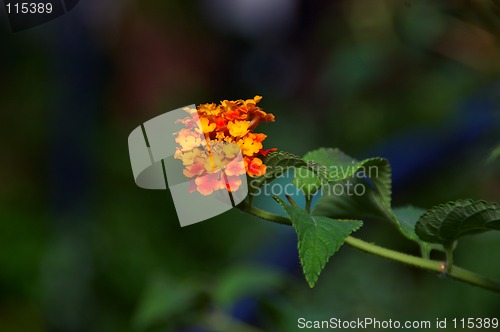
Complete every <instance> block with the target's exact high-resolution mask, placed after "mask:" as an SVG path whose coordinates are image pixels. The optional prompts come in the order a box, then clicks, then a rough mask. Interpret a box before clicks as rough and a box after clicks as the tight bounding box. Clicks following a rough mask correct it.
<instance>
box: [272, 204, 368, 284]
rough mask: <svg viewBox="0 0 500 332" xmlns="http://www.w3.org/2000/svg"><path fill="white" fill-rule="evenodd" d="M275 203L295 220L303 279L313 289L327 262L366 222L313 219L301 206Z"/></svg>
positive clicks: (325, 218)
mask: <svg viewBox="0 0 500 332" xmlns="http://www.w3.org/2000/svg"><path fill="white" fill-rule="evenodd" d="M276 200H277V201H278V202H279V203H280V204H281V206H282V207H283V209H284V210H285V212H286V213H287V215H288V217H290V219H291V220H292V225H293V227H294V228H295V231H296V232H297V237H298V251H299V257H300V262H301V264H302V269H303V271H304V276H305V277H306V280H307V282H308V283H309V286H310V287H311V288H312V287H314V285H315V284H316V282H317V281H318V277H319V275H320V273H321V271H322V270H323V268H324V267H325V265H326V263H327V262H328V259H329V258H330V257H331V256H332V255H333V254H334V253H336V252H337V251H338V250H339V249H340V247H341V246H342V245H343V244H344V242H345V239H346V238H347V237H348V236H349V235H350V234H351V233H352V232H354V231H356V230H357V229H359V228H360V227H361V226H362V225H363V222H362V221H359V220H334V219H330V218H327V217H320V216H317V217H315V216H311V215H309V214H307V213H306V212H305V211H303V210H301V209H300V208H298V207H295V206H290V205H286V204H285V203H284V202H283V201H281V200H280V199H279V198H276Z"/></svg>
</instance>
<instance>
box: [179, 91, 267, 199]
mask: <svg viewBox="0 0 500 332" xmlns="http://www.w3.org/2000/svg"><path fill="white" fill-rule="evenodd" d="M261 99H262V97H261V96H255V97H254V98H252V99H247V100H241V99H240V100H235V101H230V100H223V101H221V103H220V104H215V103H209V104H203V105H200V106H198V107H197V108H196V109H193V108H185V109H184V110H185V111H186V113H187V116H186V117H185V118H184V119H181V120H178V121H177V123H181V124H182V125H183V126H184V128H183V129H181V130H179V132H177V133H175V135H176V138H175V142H176V143H177V144H178V147H177V149H176V152H175V154H174V158H175V159H179V160H180V161H182V164H183V166H184V170H183V173H184V175H185V176H186V177H188V178H194V177H196V178H195V181H193V182H192V183H191V187H190V191H198V192H199V193H200V194H202V195H210V194H212V193H213V192H214V191H216V190H229V191H235V190H237V189H238V188H239V187H240V186H241V178H240V176H241V175H243V174H245V173H246V174H247V175H248V176H251V177H253V176H262V175H264V174H265V173H266V165H265V164H264V163H263V161H262V159H261V158H262V157H265V156H266V155H267V153H269V152H270V151H274V150H276V149H267V150H264V149H263V141H264V140H265V139H266V137H267V136H266V135H265V134H262V133H256V132H255V129H256V128H257V126H258V125H259V124H260V123H262V122H273V121H274V120H275V119H274V115H273V114H271V113H266V112H264V111H263V110H262V108H260V107H259V106H257V104H258V103H259V102H260V101H261ZM240 153H241V154H240Z"/></svg>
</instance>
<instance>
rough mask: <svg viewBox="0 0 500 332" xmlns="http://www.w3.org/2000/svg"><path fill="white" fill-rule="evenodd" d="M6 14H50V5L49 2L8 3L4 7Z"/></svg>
mask: <svg viewBox="0 0 500 332" xmlns="http://www.w3.org/2000/svg"><path fill="white" fill-rule="evenodd" d="M6 7H7V13H8V14H50V13H52V4H51V3H50V2H47V3H41V2H21V3H18V2H16V3H14V4H11V3H8V4H7V5H6Z"/></svg>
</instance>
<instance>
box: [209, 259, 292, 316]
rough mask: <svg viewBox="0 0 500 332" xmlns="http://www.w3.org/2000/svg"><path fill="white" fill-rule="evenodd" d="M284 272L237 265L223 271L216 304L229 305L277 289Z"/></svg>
mask: <svg viewBox="0 0 500 332" xmlns="http://www.w3.org/2000/svg"><path fill="white" fill-rule="evenodd" d="M283 278H284V276H283V274H282V273H281V272H279V271H273V270H270V269H269V268H267V267H266V268H264V267H258V266H236V267H234V268H231V269H230V270H229V271H226V272H225V273H223V275H222V276H221V277H220V278H219V280H218V282H217V286H216V287H215V289H214V292H213V296H214V301H215V303H216V304H218V305H220V306H222V307H226V308H227V307H229V306H230V305H232V304H233V303H234V302H235V301H237V300H238V299H240V298H242V297H244V296H246V295H252V296H256V295H258V294H261V293H263V292H266V291H271V290H275V289H276V288H278V287H279V286H280V285H281V284H282V281H283Z"/></svg>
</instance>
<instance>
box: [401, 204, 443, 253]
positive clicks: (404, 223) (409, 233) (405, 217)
mask: <svg viewBox="0 0 500 332" xmlns="http://www.w3.org/2000/svg"><path fill="white" fill-rule="evenodd" d="M425 211H426V210H425V209H421V208H417V207H414V206H411V205H408V206H404V207H399V208H395V209H394V214H395V215H396V218H397V221H398V223H397V226H398V229H399V231H400V232H401V233H402V234H403V235H404V236H406V237H407V238H408V239H410V240H412V241H414V242H416V243H417V244H418V245H419V247H420V249H421V251H422V254H423V255H424V256H425V257H428V255H429V253H430V252H431V250H433V249H436V250H441V251H444V248H443V246H442V245H440V244H433V243H428V242H425V241H422V239H420V238H419V237H418V235H417V233H415V225H416V224H417V221H418V219H419V218H420V217H421V216H422V215H423V214H424V213H425Z"/></svg>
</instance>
